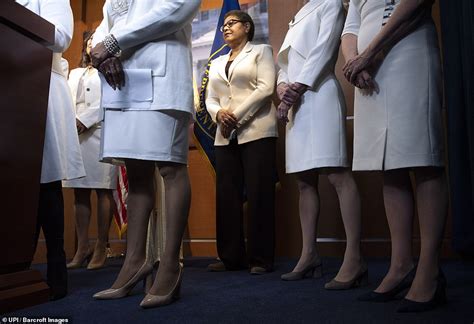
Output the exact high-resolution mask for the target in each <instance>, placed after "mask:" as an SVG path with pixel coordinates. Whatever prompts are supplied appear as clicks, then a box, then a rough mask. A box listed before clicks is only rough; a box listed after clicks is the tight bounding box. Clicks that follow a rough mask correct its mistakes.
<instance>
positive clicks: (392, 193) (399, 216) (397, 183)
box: [375, 169, 414, 293]
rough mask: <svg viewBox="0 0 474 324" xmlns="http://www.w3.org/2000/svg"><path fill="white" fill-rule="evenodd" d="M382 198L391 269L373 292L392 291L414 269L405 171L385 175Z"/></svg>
mask: <svg viewBox="0 0 474 324" xmlns="http://www.w3.org/2000/svg"><path fill="white" fill-rule="evenodd" d="M383 197H384V204H385V213H386V215H387V221H388V226H389V228H390V237H391V239H392V258H391V261H390V268H389V270H388V273H387V274H386V275H385V278H384V279H383V280H382V282H381V283H380V285H379V286H378V287H377V289H375V292H378V293H383V292H387V291H389V290H391V289H392V288H394V287H395V286H396V285H397V284H398V283H399V282H400V281H401V280H402V279H403V278H404V277H405V276H406V274H407V273H408V272H410V270H411V269H412V268H413V255H412V247H411V240H412V231H413V210H414V207H413V191H412V186H411V182H410V175H409V172H408V170H407V169H399V170H391V171H386V172H384V185H383Z"/></svg>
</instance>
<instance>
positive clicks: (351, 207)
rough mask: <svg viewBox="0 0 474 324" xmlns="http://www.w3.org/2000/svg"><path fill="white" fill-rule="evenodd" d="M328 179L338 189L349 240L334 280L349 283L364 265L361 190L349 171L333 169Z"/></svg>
mask: <svg viewBox="0 0 474 324" xmlns="http://www.w3.org/2000/svg"><path fill="white" fill-rule="evenodd" d="M328 179H329V182H330V183H331V184H332V185H333V186H334V188H335V189H336V192H337V196H338V198H339V205H340V208H341V215H342V221H343V223H344V230H345V232H346V240H347V243H346V251H345V252H344V261H343V262H342V266H341V268H340V269H339V272H338V273H337V275H336V277H335V278H334V279H335V280H337V281H340V282H347V281H350V280H352V279H354V278H355V277H356V276H357V274H358V272H359V271H360V269H361V266H362V263H363V260H362V256H361V253H360V236H361V207H360V195H359V189H358V188H357V184H356V183H355V181H354V177H353V176H352V172H351V171H350V170H348V169H343V168H337V169H331V173H329V174H328Z"/></svg>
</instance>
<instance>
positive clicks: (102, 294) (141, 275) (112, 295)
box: [93, 262, 153, 299]
mask: <svg viewBox="0 0 474 324" xmlns="http://www.w3.org/2000/svg"><path fill="white" fill-rule="evenodd" d="M152 271H153V266H152V265H151V264H149V263H148V262H145V263H143V265H142V266H141V267H140V269H138V271H137V272H136V273H135V274H134V275H133V276H132V277H131V278H130V279H129V280H128V281H127V282H126V283H125V284H124V285H123V286H122V287H120V288H109V289H106V290H102V291H99V292H98V293H95V294H94V296H93V297H94V299H118V298H122V297H125V296H127V295H128V294H129V293H130V292H131V291H132V289H133V288H134V287H135V285H136V284H137V283H138V282H139V281H140V280H143V279H145V280H146V277H148V276H151V274H152Z"/></svg>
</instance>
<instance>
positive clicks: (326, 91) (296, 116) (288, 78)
mask: <svg viewBox="0 0 474 324" xmlns="http://www.w3.org/2000/svg"><path fill="white" fill-rule="evenodd" d="M343 24H344V15H343V8H342V3H341V0H311V1H310V2H308V3H307V4H306V5H305V6H304V7H303V8H301V10H300V11H299V12H298V13H297V14H296V16H295V18H294V19H293V20H292V21H291V22H290V24H289V30H288V33H287V34H286V37H285V40H284V42H283V45H282V46H281V49H280V51H279V53H278V65H279V66H280V71H279V75H278V82H277V83H278V84H280V83H283V82H284V83H294V82H299V83H302V84H305V85H307V86H308V87H309V88H308V90H307V91H306V92H305V93H304V94H303V96H302V97H301V99H300V101H299V102H298V103H296V104H295V105H294V106H293V107H292V108H291V109H290V111H289V116H288V119H289V122H288V123H287V126H286V172H287V173H294V172H301V171H305V170H311V169H315V168H322V167H343V166H347V153H346V137H345V118H346V112H345V102H344V96H343V94H342V91H341V88H340V85H339V83H338V81H337V79H336V76H335V75H334V65H335V63H336V59H337V54H338V47H339V38H340V35H341V31H342V27H343Z"/></svg>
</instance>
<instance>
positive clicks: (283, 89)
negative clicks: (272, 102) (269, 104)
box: [277, 82, 289, 100]
mask: <svg viewBox="0 0 474 324" xmlns="http://www.w3.org/2000/svg"><path fill="white" fill-rule="evenodd" d="M288 88H289V85H288V83H285V82H282V83H279V84H278V86H277V95H278V98H279V99H280V100H283V95H284V94H285V92H286V90H287V89H288Z"/></svg>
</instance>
